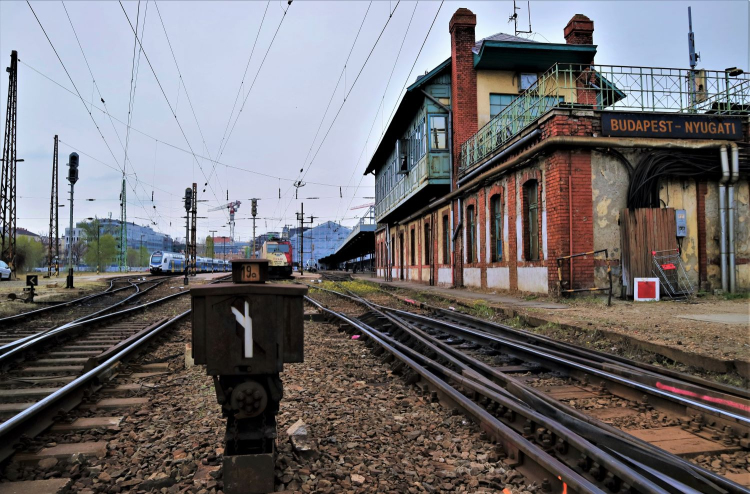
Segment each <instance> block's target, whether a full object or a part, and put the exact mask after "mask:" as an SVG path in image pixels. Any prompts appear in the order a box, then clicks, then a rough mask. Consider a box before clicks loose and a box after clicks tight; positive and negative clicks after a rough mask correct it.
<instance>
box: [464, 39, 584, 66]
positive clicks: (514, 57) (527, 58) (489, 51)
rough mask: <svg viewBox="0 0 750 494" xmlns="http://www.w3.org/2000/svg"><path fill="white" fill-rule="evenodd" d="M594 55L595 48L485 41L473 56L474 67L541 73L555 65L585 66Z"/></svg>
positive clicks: (557, 44)
mask: <svg viewBox="0 0 750 494" xmlns="http://www.w3.org/2000/svg"><path fill="white" fill-rule="evenodd" d="M594 55H596V45H568V44H559V43H525V42H524V43H522V42H517V41H496V40H485V41H484V42H483V43H482V46H481V47H480V48H479V50H478V52H477V53H474V67H475V68H477V69H484V70H519V69H520V70H537V71H539V72H543V71H545V70H547V69H549V68H550V67H552V66H553V65H554V64H556V63H572V64H588V63H591V61H592V60H593V59H594Z"/></svg>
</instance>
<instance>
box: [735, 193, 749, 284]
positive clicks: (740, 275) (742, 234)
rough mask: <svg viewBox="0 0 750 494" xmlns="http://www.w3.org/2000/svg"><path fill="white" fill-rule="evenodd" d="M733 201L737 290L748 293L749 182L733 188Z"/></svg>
mask: <svg viewBox="0 0 750 494" xmlns="http://www.w3.org/2000/svg"><path fill="white" fill-rule="evenodd" d="M734 201H735V207H736V212H735V216H734V217H735V221H734V238H735V245H734V250H735V258H736V260H737V290H738V291H743V292H747V291H750V182H749V181H748V180H742V181H740V182H738V183H736V184H735V186H734Z"/></svg>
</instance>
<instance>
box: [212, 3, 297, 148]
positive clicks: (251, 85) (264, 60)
mask: <svg viewBox="0 0 750 494" xmlns="http://www.w3.org/2000/svg"><path fill="white" fill-rule="evenodd" d="M288 12H289V9H288V8H287V9H286V10H284V15H282V16H281V20H280V21H279V25H278V26H276V31H275V32H274V33H273V38H271V42H270V43H269V44H268V49H267V50H266V53H265V55H263V59H262V60H261V61H260V66H258V70H257V71H256V72H255V77H254V78H253V82H252V83H251V84H250V88H249V89H248V90H247V94H246V95H245V98H244V99H243V101H242V106H240V109H239V111H238V112H237V117H236V118H235V119H234V124H232V129H231V130H230V131H229V134H228V135H227V138H226V140H225V141H224V147H222V148H221V150H220V151H219V155H218V156H217V157H216V159H217V160H219V159H221V157H222V155H223V154H224V151H225V150H226V148H227V145H228V144H229V139H230V138H231V137H232V133H234V129H235V127H236V126H237V122H238V121H239V119H240V114H242V110H244V109H245V104H246V103H247V99H248V98H249V97H250V93H251V92H252V90H253V87H255V81H257V80H258V76H259V75H260V71H261V69H263V65H264V64H265V63H266V58H267V57H268V54H269V53H270V51H271V48H272V47H273V42H274V41H276V36H278V34H279V30H281V25H282V24H284V19H286V14H287V13H288ZM230 118H231V117H230Z"/></svg>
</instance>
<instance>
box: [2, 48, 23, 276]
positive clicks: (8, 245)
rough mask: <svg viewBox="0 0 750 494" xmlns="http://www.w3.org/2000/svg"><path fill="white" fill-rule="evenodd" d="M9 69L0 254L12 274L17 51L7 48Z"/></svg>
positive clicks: (14, 245) (14, 273)
mask: <svg viewBox="0 0 750 494" xmlns="http://www.w3.org/2000/svg"><path fill="white" fill-rule="evenodd" d="M6 71H7V72H8V106H7V109H6V112H5V138H4V140H3V156H2V158H0V161H2V172H0V258H2V259H4V260H5V261H6V262H7V263H8V265H9V266H10V269H11V270H12V273H11V276H12V277H13V278H15V275H16V163H18V162H20V161H23V160H18V159H16V111H17V109H18V98H17V96H18V52H17V51H16V50H13V51H11V52H10V67H8V68H7V69H6Z"/></svg>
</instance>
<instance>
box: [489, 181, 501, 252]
mask: <svg viewBox="0 0 750 494" xmlns="http://www.w3.org/2000/svg"><path fill="white" fill-rule="evenodd" d="M490 215H491V216H490V243H491V246H490V247H491V249H492V254H491V260H492V262H500V261H502V260H503V231H502V225H503V210H502V202H500V194H496V195H494V196H492V197H491V198H490Z"/></svg>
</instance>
